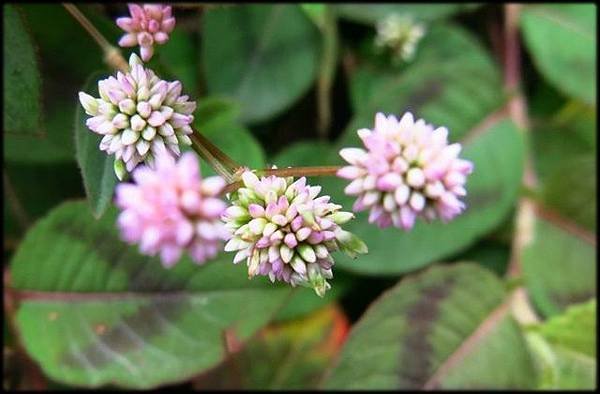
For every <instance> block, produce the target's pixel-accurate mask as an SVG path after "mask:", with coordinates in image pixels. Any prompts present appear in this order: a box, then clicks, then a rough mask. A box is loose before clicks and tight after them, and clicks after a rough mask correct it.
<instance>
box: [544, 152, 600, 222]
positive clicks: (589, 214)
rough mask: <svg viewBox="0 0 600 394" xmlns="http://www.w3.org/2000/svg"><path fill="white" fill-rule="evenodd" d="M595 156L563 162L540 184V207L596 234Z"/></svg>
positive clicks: (589, 155) (590, 155)
mask: <svg viewBox="0 0 600 394" xmlns="http://www.w3.org/2000/svg"><path fill="white" fill-rule="evenodd" d="M596 189H597V183H596V155H595V154H587V155H585V156H582V157H579V158H576V159H573V160H569V161H566V162H564V163H562V165H560V166H559V167H558V168H557V169H556V170H555V172H554V173H553V174H552V175H550V176H549V177H548V178H547V179H545V182H544V184H543V188H542V200H543V201H544V204H545V205H547V206H549V207H552V208H554V209H556V210H557V212H559V213H560V214H561V215H562V216H564V217H567V218H569V219H570V220H573V221H575V222H576V223H578V224H581V225H583V226H584V227H585V228H587V229H588V230H590V231H593V232H595V231H596Z"/></svg>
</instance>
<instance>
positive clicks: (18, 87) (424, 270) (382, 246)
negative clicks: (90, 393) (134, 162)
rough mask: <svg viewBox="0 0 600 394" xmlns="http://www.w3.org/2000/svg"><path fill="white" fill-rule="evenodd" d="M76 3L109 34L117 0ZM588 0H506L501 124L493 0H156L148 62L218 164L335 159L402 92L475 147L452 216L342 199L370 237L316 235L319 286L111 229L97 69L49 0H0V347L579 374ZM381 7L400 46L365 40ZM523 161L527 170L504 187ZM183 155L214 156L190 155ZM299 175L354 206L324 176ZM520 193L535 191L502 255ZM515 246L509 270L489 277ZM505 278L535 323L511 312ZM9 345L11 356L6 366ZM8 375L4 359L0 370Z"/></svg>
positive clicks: (248, 385) (188, 381) (256, 384)
mask: <svg viewBox="0 0 600 394" xmlns="http://www.w3.org/2000/svg"><path fill="white" fill-rule="evenodd" d="M78 7H79V8H80V9H81V11H82V12H83V13H84V14H85V15H86V16H87V17H88V18H89V19H90V20H91V22H92V23H93V24H94V25H95V26H96V27H97V28H98V29H99V31H100V32H101V33H102V34H103V35H104V36H105V37H106V38H107V39H108V40H109V41H110V42H112V43H116V40H117V39H118V37H119V34H120V32H119V29H118V28H117V27H116V26H115V25H114V23H113V21H114V18H116V17H118V16H122V15H124V14H125V13H126V7H125V5H124V4H110V5H108V4H104V5H103V4H82V5H80V6H78ZM595 7H596V6H595V5H591V4H570V5H551V4H532V5H524V6H522V8H521V9H520V13H519V19H518V20H517V23H518V29H519V33H520V37H521V49H522V51H523V59H522V62H521V67H522V68H523V72H522V76H523V80H522V81H521V84H522V88H523V89H522V92H523V94H524V95H525V98H526V102H528V103H529V118H530V122H529V129H528V130H522V129H520V128H519V127H518V125H517V123H516V122H515V121H514V119H512V118H511V116H510V113H509V111H507V107H506V106H507V103H508V102H509V101H510V100H511V99H512V98H513V96H512V95H513V94H514V92H510V91H506V90H505V87H504V81H503V73H504V64H503V62H502V59H503V57H502V56H503V53H501V52H502V46H501V45H500V46H498V45H497V43H498V40H500V41H499V42H500V43H501V42H502V39H503V37H502V36H498V34H497V33H498V32H495V31H494V29H492V28H490V29H489V30H488V29H487V28H485V27H482V25H484V26H487V22H488V21H490V23H491V21H494V23H497V21H498V20H499V19H501V18H500V15H501V13H502V12H503V9H502V6H500V5H491V4H487V5H479V4H335V5H333V4H304V5H298V4H272V5H271V4H261V5H258V4H254V5H233V4H231V5H211V6H201V5H197V6H190V5H184V4H182V5H180V6H174V13H175V16H176V18H177V21H178V24H177V27H176V29H175V32H174V33H173V35H172V36H171V38H170V40H169V42H168V43H167V44H165V45H163V46H160V47H157V48H156V50H157V54H156V55H155V57H154V58H153V59H152V60H151V62H150V63H149V67H151V68H153V69H154V70H156V72H157V73H158V74H159V75H161V76H162V77H163V78H164V79H167V80H174V79H179V80H181V81H182V82H183V84H184V92H185V93H186V94H189V95H190V96H191V97H192V98H194V99H196V100H197V102H198V108H197V110H196V112H195V121H194V125H195V126H196V128H197V129H199V130H200V131H201V132H202V133H203V134H204V135H205V136H206V137H207V138H208V139H209V140H211V141H212V142H213V143H214V144H216V145H217V146H219V147H220V148H221V149H222V150H223V151H224V152H226V153H227V154H228V155H230V156H231V157H232V158H233V159H234V160H236V161H237V162H239V163H241V164H243V165H245V166H248V167H250V168H264V167H266V166H270V165H272V164H275V165H277V166H279V167H283V166H289V165H294V166H307V165H341V164H342V160H341V158H340V157H339V155H338V153H337V152H338V150H339V149H340V148H341V147H343V146H358V144H359V140H358V137H357V136H356V130H357V129H359V128H363V127H371V126H372V124H373V119H374V115H375V113H376V112H378V111H383V112H386V113H393V114H396V115H402V114H403V113H404V112H405V111H411V112H413V113H414V114H416V115H417V116H418V117H422V118H424V119H426V120H427V122H429V123H433V124H434V125H436V126H437V125H445V126H447V127H448V128H449V130H450V140H451V141H452V142H461V143H462V144H463V153H462V155H464V157H465V158H467V159H469V160H472V161H473V162H474V164H475V171H474V173H473V174H472V175H471V176H470V177H469V178H468V183H467V190H468V196H467V198H466V203H467V206H468V208H467V211H466V212H465V213H464V214H463V215H462V216H460V217H459V218H457V219H456V220H454V221H452V222H451V223H448V224H442V223H434V224H425V223H418V224H417V225H416V226H415V228H414V229H413V231H411V232H404V231H400V230H397V229H395V228H391V229H386V230H380V229H378V228H376V227H374V226H372V225H370V224H369V223H368V222H367V215H366V214H364V213H361V214H358V215H357V219H356V220H354V221H352V222H351V223H349V224H348V229H349V230H350V231H353V232H355V233H356V234H357V235H359V236H360V237H362V238H363V239H364V240H365V241H366V243H367V244H368V245H369V249H370V253H369V254H368V255H366V256H362V257H360V258H359V259H357V260H351V259H348V258H344V257H343V256H341V255H340V256H337V257H338V259H337V260H336V265H335V267H334V270H335V271H334V275H335V277H334V279H333V281H332V285H333V289H332V290H331V292H330V293H328V294H327V295H326V297H324V298H323V299H320V298H317V297H316V296H315V295H314V294H313V293H312V291H311V290H310V289H305V288H298V289H295V290H290V289H289V288H286V287H285V286H282V285H272V284H271V283H269V282H268V280H267V279H266V278H263V277H259V278H255V279H253V280H251V281H249V280H248V279H247V274H246V271H245V267H244V266H243V265H239V266H235V265H233V264H231V259H232V256H231V255H230V254H228V253H221V254H219V256H218V257H217V258H215V259H214V261H210V262H208V263H207V264H205V265H202V266H198V265H195V264H194V263H192V262H191V260H189V259H188V258H187V257H186V258H183V259H182V261H181V262H180V263H179V264H178V265H177V266H176V267H175V268H173V269H170V270H167V269H164V268H163V267H162V265H160V262H159V261H158V259H157V258H149V257H146V256H143V255H141V254H139V252H138V251H137V249H136V247H134V246H129V245H126V244H125V243H124V242H122V241H121V240H120V239H119V235H118V232H117V229H116V226H115V217H116V214H117V211H116V208H115V207H114V204H113V203H112V197H113V191H114V186H115V184H116V182H117V179H116V177H115V176H114V173H113V169H112V160H111V158H108V157H107V156H106V155H105V154H104V153H103V152H100V151H98V149H97V145H98V143H99V141H100V137H99V136H98V135H96V134H93V133H91V132H89V130H88V129H87V128H86V127H85V124H84V121H83V110H82V109H81V106H80V105H79V103H78V99H77V92H78V91H80V90H85V91H87V92H89V93H92V94H95V93H96V91H95V89H96V81H97V80H98V79H99V78H100V76H105V75H108V74H109V73H111V72H112V70H111V69H110V68H109V67H108V66H107V65H106V64H105V63H103V61H102V52H101V51H100V50H99V48H98V46H97V45H96V43H95V42H94V41H93V40H92V39H91V38H90V37H89V36H88V35H87V34H86V33H85V31H84V30H83V29H82V28H81V26H80V25H79V24H77V23H76V21H75V20H74V19H73V18H72V17H71V16H70V15H69V14H68V13H67V12H66V10H65V9H64V8H63V7H62V6H61V5H59V4H21V5H11V4H8V5H4V6H3V22H4V35H3V36H4V38H3V40H4V72H3V78H4V96H3V97H4V122H3V128H4V130H3V133H4V135H3V142H4V159H5V163H4V164H5V165H4V189H5V193H4V197H5V199H4V217H5V220H4V230H5V239H4V245H5V248H4V249H5V251H4V254H5V261H9V263H5V272H6V274H5V277H6V278H9V279H10V283H7V284H8V286H7V288H6V289H5V296H8V297H10V299H11V300H12V301H14V302H15V308H14V309H13V310H6V309H5V317H7V318H8V320H10V322H11V324H14V327H13V328H14V329H15V330H16V331H11V334H10V335H8V334H7V335H5V337H4V339H5V344H4V346H5V349H9V350H11V351H12V352H16V351H20V350H19V348H18V345H19V344H22V346H23V348H24V351H25V352H26V353H27V355H28V357H30V358H31V359H32V360H33V362H34V363H35V364H36V365H39V367H40V368H41V370H42V372H43V374H44V375H45V376H46V378H48V381H49V383H48V387H50V388H60V387H61V385H65V386H63V387H107V386H117V387H126V388H153V387H158V386H165V385H174V384H178V385H179V386H180V387H186V388H190V387H193V388H197V389H206V388H227V389H240V388H245V389H269V388H271V389H275V388H281V389H290V388H292V389H294V388H300V389H310V388H313V389H314V388H337V389H351V388H361V389H362V388H376V389H377V388H382V389H383V388H387V389H409V388H445V389H457V388H494V389H507V388H517V389H532V388H542V389H548V388H593V387H594V386H595V381H596V375H595V369H596V353H595V346H596V337H595V316H596V301H595V294H596V280H595V277H596V241H595V238H596V234H595V232H596V221H595V220H596V219H595V217H596V188H597V182H596V165H597V163H596V160H597V159H596V134H595V129H596V74H595V69H596V37H595V34H594V33H595V30H596V16H595V15H596V8H595ZM392 13H397V14H401V15H405V16H406V15H408V16H410V17H412V18H413V19H414V20H416V21H419V22H422V23H424V24H425V25H426V29H427V32H426V35H425V36H424V38H423V39H422V40H421V41H420V42H419V44H418V46H417V51H416V54H415V57H414V59H412V60H410V61H407V62H404V63H402V64H393V63H392V62H390V58H389V56H387V55H388V54H385V53H381V52H378V51H377V50H376V49H375V47H374V37H375V34H376V24H377V22H378V21H379V20H381V18H383V17H385V16H387V15H390V14H392ZM48 21H51V23H48ZM498 48H500V50H499V49H498ZM123 53H124V54H126V55H128V54H129V53H130V50H129V49H127V50H126V51H123ZM323 100H330V104H331V106H327V105H325V106H324V105H323ZM323 108H326V109H327V108H329V109H328V110H326V112H325V115H324V112H323ZM327 111H329V112H327ZM323 116H326V117H328V119H329V121H324V120H323V119H322V117H323ZM325 120H327V119H325ZM323 124H325V125H328V129H327V130H326V132H327V133H326V135H325V138H321V139H318V138H317V137H318V136H319V135H323V134H319V133H317V131H316V130H317V128H318V127H321V126H320V125H323ZM528 163H529V164H531V166H532V169H533V171H534V173H535V174H536V178H537V179H536V180H537V185H536V186H535V187H534V188H524V187H523V185H522V177H523V173H524V169H525V168H526V165H528ZM202 173H203V174H204V175H206V176H208V175H210V174H213V173H214V172H213V170H212V169H211V168H210V166H209V165H207V163H204V162H203V163H202ZM310 180H311V181H312V182H314V183H319V184H322V185H323V188H324V191H325V192H326V194H330V195H331V196H332V199H333V200H334V201H335V202H337V203H340V204H343V205H344V207H346V208H349V207H350V206H351V204H352V200H353V199H352V198H349V197H348V196H345V195H344V194H343V192H342V191H343V187H344V182H343V181H342V180H339V179H335V178H333V177H328V178H311V179H310ZM524 196H527V198H529V199H530V201H532V202H533V204H534V206H535V209H534V212H533V217H532V218H530V221H529V222H528V225H529V238H528V242H527V245H526V246H525V247H524V248H523V250H519V251H517V252H518V253H515V252H514V251H513V250H512V248H513V246H514V244H513V239H514V236H515V231H516V229H517V226H515V225H513V222H514V215H515V213H516V212H517V211H518V210H517V207H518V204H519V202H520V201H521V199H522V198H523V197H524ZM84 198H85V199H86V200H87V201H84V200H83V199H84ZM514 258H518V259H519V261H520V263H521V268H522V275H521V276H520V277H519V278H518V280H517V281H515V280H514V279H509V278H507V276H506V272H507V270H508V266H509V260H511V259H514ZM515 283H517V286H523V287H524V288H525V290H526V291H527V293H528V295H529V299H530V302H531V307H532V310H533V312H534V313H535V314H536V315H537V318H538V321H537V322H536V323H535V324H524V323H523V322H521V321H519V319H515V318H514V317H513V316H512V315H511V310H510V308H509V304H510V302H511V299H512V298H511V297H512V290H513V286H515ZM5 328H6V327H5ZM348 331H349V335H347V332H348ZM5 333H7V331H6V329H5ZM15 334H16V335H15ZM5 354H6V352H5ZM24 360H25V359H22V358H19V359H17V358H11V359H10V361H11V362H12V363H23V366H21V365H20V364H19V365H17V368H12V369H10V371H11V373H15V372H14V371H15V370H16V371H17V372H16V373H20V374H22V375H23V376H22V379H21V387H25V388H27V384H29V383H31V382H28V378H29V375H28V372H27V371H29V369H30V368H28V367H26V366H25V365H24V364H25V361H24ZM19 367H22V368H19ZM14 380H15V379H13V377H11V378H10V379H7V377H6V370H5V379H4V381H5V388H6V384H7V383H6V382H7V381H10V382H13V381H14ZM17 380H19V379H17ZM11 384H12V383H11ZM9 388H10V387H9Z"/></svg>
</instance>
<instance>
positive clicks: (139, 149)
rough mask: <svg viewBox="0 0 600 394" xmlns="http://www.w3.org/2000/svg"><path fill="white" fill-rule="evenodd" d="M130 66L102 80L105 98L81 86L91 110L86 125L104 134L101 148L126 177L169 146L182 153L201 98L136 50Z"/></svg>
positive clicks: (81, 97)
mask: <svg viewBox="0 0 600 394" xmlns="http://www.w3.org/2000/svg"><path fill="white" fill-rule="evenodd" d="M129 65H130V71H129V72H128V73H126V74H123V73H122V72H120V71H119V72H117V77H116V78H115V77H112V76H111V77H108V78H107V79H103V80H100V81H99V82H98V91H99V93H100V98H94V97H92V96H90V95H89V94H87V93H84V92H79V101H80V102H81V105H82V106H83V108H84V109H85V112H86V113H87V114H88V115H90V116H92V117H91V118H88V119H87V121H86V125H87V126H88V127H89V128H90V130H92V131H93V132H95V133H97V134H100V135H103V136H104V137H103V138H102V141H101V142H100V150H103V151H106V152H107V153H108V154H113V153H114V154H115V159H116V160H115V172H116V173H117V176H118V177H119V179H122V178H123V176H124V174H125V171H124V169H123V167H125V168H126V169H127V171H129V172H131V171H132V170H133V169H134V168H135V166H136V165H137V164H139V163H140V162H142V161H144V162H145V163H146V164H148V165H150V166H151V167H152V166H153V158H154V156H155V155H158V154H161V153H163V152H165V151H167V152H170V153H171V154H172V155H174V156H178V155H179V154H180V149H179V144H180V143H181V144H185V145H191V143H192V141H191V140H190V138H189V137H188V135H189V134H191V133H192V132H193V130H192V128H191V127H190V123H192V121H193V120H194V116H193V115H192V112H194V110H195V109H196V103H195V102H194V101H189V97H188V96H185V95H181V89H182V85H181V82H179V81H174V82H167V81H163V80H161V79H160V78H158V77H157V76H156V75H155V74H154V72H153V71H152V70H150V69H146V68H144V66H143V65H142V61H141V60H140V58H139V57H138V56H137V55H135V54H132V55H131V57H130V58H129Z"/></svg>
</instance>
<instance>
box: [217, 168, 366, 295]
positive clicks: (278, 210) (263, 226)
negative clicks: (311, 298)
mask: <svg viewBox="0 0 600 394" xmlns="http://www.w3.org/2000/svg"><path fill="white" fill-rule="evenodd" d="M242 180H243V183H244V185H243V187H241V188H239V189H238V190H237V191H236V192H234V193H232V195H231V201H232V204H233V205H232V206H230V207H229V208H227V210H226V211H225V214H224V215H223V216H222V218H223V220H224V221H225V226H226V227H227V228H228V229H229V230H230V231H231V234H232V238H231V239H230V240H229V242H228V243H227V244H226V245H225V251H228V252H232V251H237V254H236V255H235V257H234V259H233V262H234V263H236V264H237V263H239V262H240V261H243V260H246V263H247V265H248V275H249V276H250V277H253V276H255V275H268V276H269V278H270V279H271V281H275V280H279V281H284V282H288V283H290V284H291V285H292V286H296V285H303V286H307V287H312V288H313V289H314V290H315V292H316V293H317V294H318V295H320V296H323V295H324V294H325V292H326V291H327V290H328V289H329V288H330V285H329V283H327V279H330V278H332V277H333V273H332V271H331V268H332V266H333V264H334V261H333V258H332V257H331V255H330V253H331V252H333V251H335V250H338V249H341V250H342V251H344V252H346V253H347V254H349V255H351V256H353V257H354V256H355V255H356V254H357V253H366V251H367V247H366V245H365V244H364V243H363V242H362V241H361V240H359V239H358V238H357V237H356V236H354V235H353V234H351V233H349V232H348V231H344V230H342V228H341V227H340V225H341V224H343V223H345V222H347V221H348V220H350V219H352V218H353V217H354V215H353V214H352V213H350V212H343V211H340V208H341V205H336V204H333V203H331V202H330V201H329V200H330V197H329V196H321V197H317V196H318V194H319V193H320V191H321V187H320V186H309V185H307V184H306V178H304V177H302V178H300V179H298V180H297V181H295V182H294V179H293V178H291V177H289V178H282V177H277V176H268V177H261V178H260V179H259V178H258V177H257V176H256V175H255V174H254V173H252V172H250V171H245V172H244V173H243V174H242Z"/></svg>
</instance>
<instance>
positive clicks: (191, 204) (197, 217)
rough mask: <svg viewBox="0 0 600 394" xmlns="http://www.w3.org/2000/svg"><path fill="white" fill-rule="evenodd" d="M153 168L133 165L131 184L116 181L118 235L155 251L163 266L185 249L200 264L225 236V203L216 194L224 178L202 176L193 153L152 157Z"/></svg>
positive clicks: (151, 253)
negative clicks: (223, 217) (118, 210)
mask: <svg viewBox="0 0 600 394" xmlns="http://www.w3.org/2000/svg"><path fill="white" fill-rule="evenodd" d="M156 161H157V163H156V169H155V170H152V169H150V168H149V167H146V166H140V167H138V168H137V169H136V170H135V171H134V173H133V179H134V180H135V182H136V183H135V184H133V183H120V184H118V185H117V189H116V204H117V206H118V207H119V208H121V209H122V212H121V213H120V215H119V217H118V220H117V222H118V225H119V227H120V229H121V235H122V237H123V238H124V240H125V241H127V242H129V243H132V244H134V243H139V245H140V246H139V248H140V251H141V252H142V253H144V254H148V255H155V254H156V253H159V252H160V257H161V259H162V262H163V265H164V266H166V267H170V266H172V265H173V264H175V263H176V262H177V260H178V259H179V257H180V256H181V254H182V252H183V251H185V250H187V251H188V252H189V254H190V256H191V257H192V259H193V260H194V261H195V262H197V263H199V264H201V263H203V262H205V261H206V260H207V259H210V258H212V257H214V256H215V255H216V254H217V253H218V251H219V250H220V247H221V245H222V242H221V241H224V240H227V239H229V232H228V231H227V230H226V229H225V227H224V225H223V223H222V222H221V220H220V216H221V214H222V213H223V212H224V210H225V208H226V207H227V205H226V204H225V202H224V201H222V200H220V199H219V197H218V196H219V194H220V193H221V192H222V191H223V188H224V187H225V180H224V179H223V178H221V177H218V176H214V177H209V178H205V179H202V178H201V177H200V168H199V164H198V160H197V159H196V156H195V155H194V153H192V152H187V153H185V154H184V155H183V156H182V157H181V158H180V159H179V161H178V162H176V161H175V159H173V157H171V156H170V155H167V154H163V155H160V156H158V157H157V158H156Z"/></svg>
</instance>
